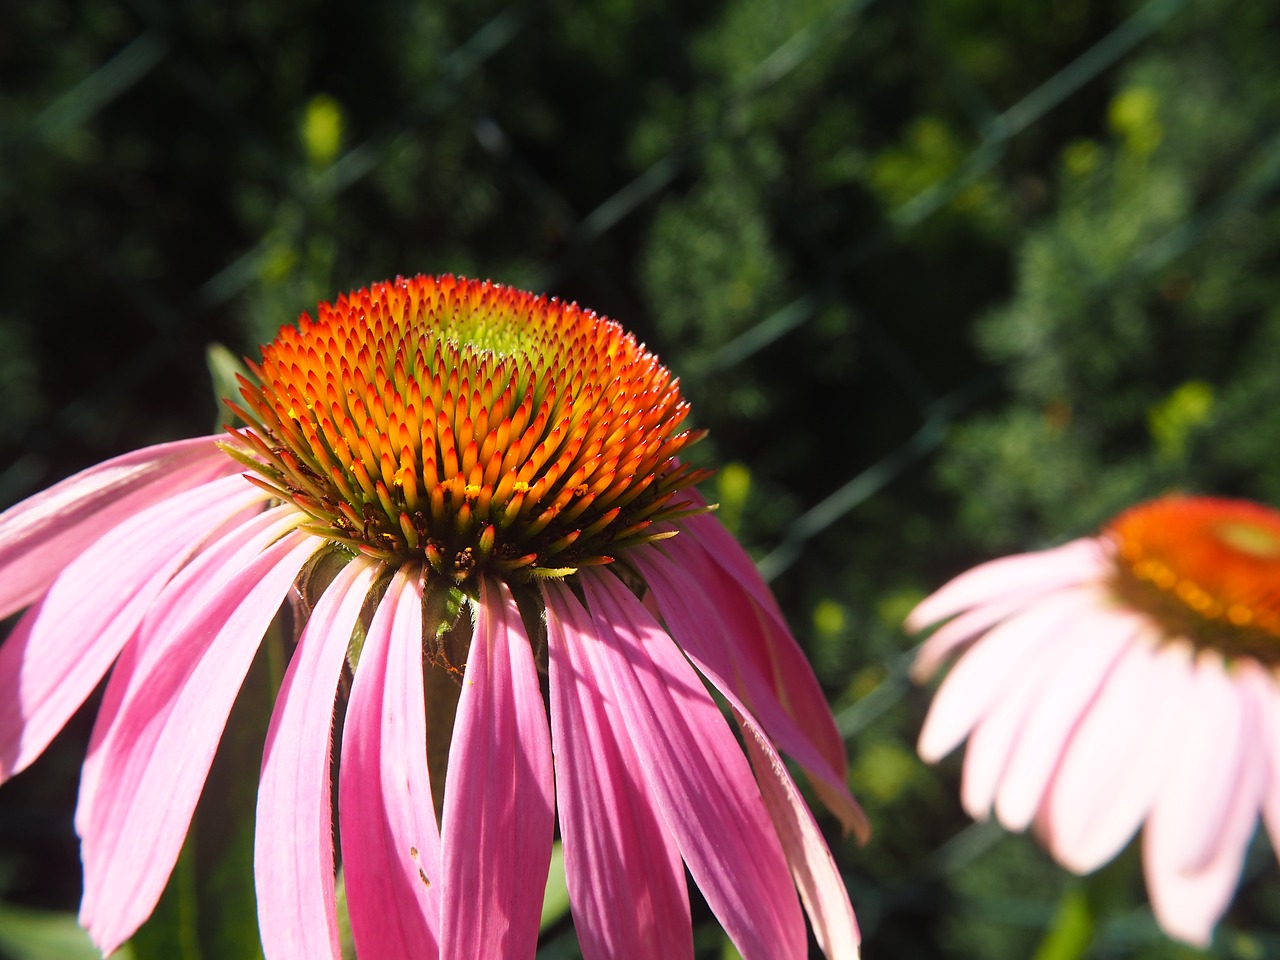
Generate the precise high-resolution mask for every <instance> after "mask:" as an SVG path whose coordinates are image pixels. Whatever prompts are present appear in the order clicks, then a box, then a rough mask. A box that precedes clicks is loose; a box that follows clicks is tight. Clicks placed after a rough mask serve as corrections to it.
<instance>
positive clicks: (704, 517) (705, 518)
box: [677, 490, 782, 620]
mask: <svg viewBox="0 0 1280 960" xmlns="http://www.w3.org/2000/svg"><path fill="white" fill-rule="evenodd" d="M689 492H690V493H691V494H692V499H693V500H694V501H695V502H697V504H698V505H699V506H704V507H705V506H706V505H707V502H706V500H704V499H703V498H702V495H701V494H699V493H698V492H697V491H696V490H692V491H689ZM677 526H679V527H681V528H683V529H685V530H686V531H688V533H689V534H690V535H691V539H693V540H696V541H697V542H698V544H699V545H700V546H702V547H703V549H705V550H706V552H707V554H708V556H710V557H711V558H712V559H713V560H714V561H715V562H716V564H717V565H718V566H719V567H721V568H722V569H723V570H725V571H726V572H727V573H728V574H729V575H730V576H732V577H733V579H734V580H736V581H738V584H739V585H740V586H741V587H742V588H743V589H744V590H745V591H746V592H747V593H748V594H749V595H750V596H751V598H752V599H753V600H755V602H756V603H758V604H760V606H762V607H764V609H765V610H766V612H768V613H769V615H770V616H773V617H776V618H777V619H779V620H781V619H782V611H781V610H779V609H778V601H777V600H776V599H774V596H773V591H772V590H770V589H769V587H768V585H767V584H766V583H765V582H764V578H763V577H761V576H760V571H759V570H757V569H756V565H755V563H754V562H753V561H752V559H751V557H750V556H749V555H748V554H747V551H745V550H743V549H742V544H740V543H738V541H737V539H735V538H734V536H733V534H731V533H730V532H729V531H728V530H726V529H725V526H724V524H722V523H721V522H720V521H719V519H718V518H717V517H716V516H715V514H712V513H700V514H697V515H695V516H692V517H685V518H684V519H682V520H680V521H679V523H678V524H677Z"/></svg>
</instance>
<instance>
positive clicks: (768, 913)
mask: <svg viewBox="0 0 1280 960" xmlns="http://www.w3.org/2000/svg"><path fill="white" fill-rule="evenodd" d="M581 582H582V585H583V589H584V591H585V593H586V596H587V602H588V605H589V607H590V608H591V611H592V615H591V620H592V622H593V623H594V624H595V627H596V633H597V636H598V640H599V642H598V643H596V644H592V645H590V646H589V647H588V649H589V651H590V654H591V656H592V659H593V669H594V672H595V674H596V677H597V678H598V682H600V683H602V684H605V683H607V684H608V685H609V687H610V688H612V690H613V693H614V696H615V697H616V698H617V702H618V706H619V711H620V712H621V714H622V716H623V717H624V718H625V720H626V725H627V730H628V733H629V735H630V736H631V738H632V741H633V742H634V744H635V746H636V751H637V753H638V755H639V758H640V767H641V769H642V770H643V772H644V777H645V780H646V782H647V783H648V785H649V789H650V791H651V792H652V796H653V797H654V799H655V801H656V805H657V807H658V809H659V810H660V811H661V813H662V816H663V819H664V820H665V821H666V824H667V828H668V829H669V830H670V831H671V834H672V835H673V836H674V837H675V840H676V844H677V845H678V846H679V848H680V852H681V854H682V855H683V857H684V860H685V863H686V864H687V865H688V867H689V872H690V873H691V874H692V875H693V878H694V880H695V881H696V882H697V884H698V886H699V888H700V889H701V890H702V892H703V895H704V896H705V897H706V899H707V903H708V904H709V905H710V906H711V909H712V912H713V913H715V915H716V917H717V918H718V919H719V920H720V923H721V925H722V926H723V927H724V929H725V932H727V933H728V934H729V937H730V939H732V940H733V942H734V944H735V945H736V946H737V948H738V950H739V952H740V953H741V954H742V956H743V957H744V958H745V960H756V958H761V960H764V958H785V957H803V956H804V955H805V936H804V920H803V918H802V916H801V914H800V905H799V903H798V901H797V899H796V895H795V890H794V888H793V887H792V882H791V878H790V876H789V875H788V872H787V863H786V858H785V857H784V855H783V853H782V849H781V847H780V845H779V843H778V838H777V835H776V833H775V832H774V830H773V828H772V824H771V822H770V819H769V815H768V811H767V810H766V809H765V807H764V803H763V801H762V799H761V797H760V791H759V788H758V787H757V785H756V783H755V779H754V777H753V776H752V774H751V770H750V767H749V766H748V764H747V761H746V758H745V757H744V756H743V755H742V750H741V748H740V747H739V746H738V743H737V741H736V740H735V739H734V737H733V735H732V733H731V732H730V731H729V729H728V727H727V726H726V724H725V722H724V718H723V717H722V716H721V714H720V711H719V710H718V709H717V708H716V706H715V704H714V703H713V702H712V700H711V698H710V696H709V695H708V694H707V692H706V690H705V688H703V686H702V682H701V681H700V680H699V679H698V676H697V674H696V673H694V670H693V668H692V667H691V666H690V665H689V663H688V662H687V661H686V660H685V659H684V657H682V656H681V655H680V651H679V649H678V648H677V647H676V645H675V643H674V642H673V641H672V640H671V638H670V637H669V636H667V634H666V633H665V632H664V631H663V630H662V628H661V627H659V626H658V624H657V623H655V622H654V620H653V618H652V617H651V616H650V614H649V611H648V610H646V609H645V608H644V606H643V605H642V604H641V603H640V601H638V600H637V599H636V598H635V597H633V596H632V595H631V593H630V592H629V591H628V590H627V589H626V588H625V587H624V586H623V585H622V583H621V582H620V581H619V580H618V579H617V578H616V577H614V576H613V575H612V574H609V573H601V572H597V571H592V570H588V571H586V572H585V573H583V574H582V577H581ZM555 589H559V590H561V597H560V604H561V606H563V605H564V604H567V603H570V602H576V600H571V599H570V597H569V596H568V594H567V591H565V590H564V588H562V587H556V588H555Z"/></svg>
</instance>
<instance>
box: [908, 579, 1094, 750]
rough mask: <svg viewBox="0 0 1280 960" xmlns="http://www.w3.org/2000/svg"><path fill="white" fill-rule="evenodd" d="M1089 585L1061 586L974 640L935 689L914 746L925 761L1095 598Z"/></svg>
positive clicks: (959, 734) (959, 736)
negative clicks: (1079, 587)
mask: <svg viewBox="0 0 1280 960" xmlns="http://www.w3.org/2000/svg"><path fill="white" fill-rule="evenodd" d="M1096 596H1097V595H1096V592H1095V591H1094V590H1090V589H1083V590H1081V589H1072V590H1064V591H1061V592H1060V593H1057V594H1055V595H1053V596H1050V597H1048V598H1046V599H1045V600H1044V601H1043V602H1042V603H1039V604H1036V605H1035V606H1033V607H1031V608H1029V609H1027V610H1024V611H1023V612H1022V613H1020V614H1018V615H1016V616H1014V617H1010V618H1009V619H1008V620H1005V621H1004V622H1003V623H1001V624H1000V625H998V626H997V627H995V628H994V629H993V630H992V631H991V632H990V633H988V634H987V635H986V636H984V637H983V638H982V639H981V640H979V641H978V642H977V643H975V644H974V645H973V646H972V647H970V648H969V649H968V650H967V651H965V653H964V655H963V656H962V657H961V658H960V659H959V660H958V661H957V662H956V665H955V666H954V667H952V668H951V672H950V673H949V674H947V678H946V679H945V680H943V681H942V686H940V687H939V688H938V692H937V694H935V695H934V698H933V703H932V704H931V705H930V707H929V713H928V715H927V716H926V717H925V721H924V727H923V729H922V730H921V731H920V742H919V744H918V750H919V753H920V756H921V757H922V758H923V759H924V760H925V761H926V762H927V763H934V762H936V761H938V760H941V759H942V758H943V757H945V756H946V755H947V754H948V753H950V752H951V751H952V750H954V749H955V748H956V747H957V746H958V745H959V744H960V742H961V741H962V740H964V738H965V737H967V736H968V735H969V731H970V730H972V729H973V727H974V725H975V724H976V723H977V722H978V721H979V720H980V719H982V717H983V715H984V714H986V712H987V711H988V710H989V709H991V708H992V705H993V703H994V702H995V701H996V700H997V699H998V698H999V697H1001V696H1002V695H1003V694H1004V692H1005V691H1006V689H1008V687H1009V686H1010V684H1012V683H1013V682H1014V680H1015V678H1016V677H1017V675H1018V673H1019V672H1020V671H1021V670H1022V669H1023V667H1024V664H1026V663H1028V662H1030V661H1031V660H1032V658H1033V657H1034V656H1035V655H1036V653H1037V652H1038V651H1039V650H1040V648H1041V647H1042V646H1043V645H1044V643H1045V642H1046V637H1049V638H1052V636H1053V635H1054V633H1055V632H1056V631H1057V630H1058V629H1060V628H1061V626H1062V625H1063V624H1064V623H1067V622H1069V621H1070V620H1071V618H1073V617H1076V616H1081V615H1087V614H1088V612H1089V611H1090V610H1091V609H1092V608H1093V607H1094V605H1095V604H1096V602H1097V600H1096Z"/></svg>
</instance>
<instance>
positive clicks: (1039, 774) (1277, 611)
mask: <svg viewBox="0 0 1280 960" xmlns="http://www.w3.org/2000/svg"><path fill="white" fill-rule="evenodd" d="M944 620H945V621H947V622H946V623H945V624H943V625H942V626H941V627H939V628H938V630H937V631H936V632H934V633H933V635H932V636H930V637H929V639H928V640H927V641H926V642H925V644H924V645H923V647H922V648H921V650H920V653H919V655H918V658H917V660H916V663H915V671H916V674H917V678H918V679H924V678H927V677H928V676H930V675H931V674H933V673H934V672H935V671H936V670H937V669H938V668H939V666H940V665H941V664H942V663H943V662H944V661H945V660H946V659H947V658H948V657H950V656H951V655H952V654H954V653H956V652H958V651H963V652H962V653H961V654H960V657H959V659H958V660H957V662H956V663H955V665H954V666H953V667H952V668H951V671H950V672H949V673H948V674H947V677H946V679H945V680H944V681H943V683H942V685H941V687H940V688H939V689H938V691H937V694H936V696H935V697H934V700H933V703H932V705H931V707H930V710H929V714H928V716H927V717H926V719H925V723H924V728H923V730H922V731H921V734H920V743H919V749H920V755H921V756H922V757H923V758H924V759H925V760H926V761H929V762H934V761H937V760H939V759H941V758H942V757H943V756H945V755H946V754H948V753H949V752H951V750H952V749H954V748H955V747H956V746H958V745H959V744H960V742H961V741H963V740H964V739H966V738H968V741H969V744H968V747H967V749H966V752H965V758H964V767H963V778H962V788H961V790H962V802H963V805H964V808H965V810H966V811H968V813H969V814H970V815H971V816H973V817H975V818H982V817H986V816H988V815H989V814H990V812H991V810H992V809H993V807H994V810H995V815H996V818H997V820H998V821H999V822H1000V823H1001V824H1002V825H1003V826H1004V827H1005V828H1007V829H1009V830H1014V831H1017V830H1024V829H1026V828H1027V827H1028V826H1031V827H1033V829H1034V831H1035V833H1036V835H1037V836H1038V837H1039V839H1040V840H1041V841H1042V842H1043V843H1044V845H1045V846H1046V847H1047V848H1048V850H1049V851H1050V853H1052V855H1053V856H1054V858H1055V859H1056V860H1057V861H1058V862H1059V863H1061V864H1062V865H1064V866H1065V867H1067V868H1068V869H1070V870H1073V871H1075V872H1077V873H1087V872H1090V871H1092V870H1095V869H1097V868H1098V867H1100V866H1102V865H1103V864H1104V863H1106V862H1107V861H1108V860H1110V859H1111V858H1112V857H1114V856H1115V855H1116V854H1117V853H1119V852H1120V850H1122V849H1123V848H1124V846H1125V845H1126V844H1127V843H1128V841H1129V840H1130V838H1132V837H1133V835H1134V834H1135V833H1136V832H1137V831H1138V829H1139V827H1141V828H1142V830H1143V837H1142V858H1143V867H1144V875H1145V878H1146V884H1147V890H1148V894H1149V896H1150V900H1151V906H1152V909H1153V911H1154V913H1155V916H1156V919H1157V921H1158V922H1159V924H1160V926H1161V927H1162V928H1163V929H1164V930H1165V931H1166V932H1167V933H1168V934H1170V935H1171V936H1173V937H1176V938H1178V939H1181V940H1185V941H1188V942H1191V943H1195V944H1201V945H1203V944H1207V943H1208V942H1209V941H1210V939H1211V937H1212V935H1213V928H1214V926H1215V925H1216V924H1217V922H1218V920H1219V918H1220V917H1221V916H1222V913H1223V912H1224V911H1225V910H1226V908H1227V905H1228V903H1229V902H1230V900H1231V897H1232V895H1233V893H1234V891H1235V888H1236V885H1237V883H1238V882H1239V876H1240V869H1241V865H1242V863H1243V861H1244V856H1245V852H1246V848H1247V846H1248V843H1249V840H1250V838H1251V837H1252V835H1253V832H1254V828H1255V826H1256V824H1257V820H1258V815H1259V811H1261V814H1262V818H1263V820H1264V822H1265V823H1266V826H1267V829H1268V831H1269V833H1270V834H1271V837H1272V839H1273V840H1274V841H1280V680H1278V678H1277V673H1276V670H1277V667H1278V666H1280V512H1277V511H1276V510H1273V509H1271V508H1269V507H1265V506H1262V505H1259V504H1256V503H1251V502H1248V501H1240V500H1223V499H1217V498H1211V497H1190V496H1169V497H1165V498H1163V499H1159V500H1155V501H1151V502H1148V503H1144V504H1141V505H1139V506H1136V507H1133V508H1131V509H1130V510H1128V511H1126V512H1125V513H1123V514H1121V515H1120V516H1119V517H1117V518H1116V519H1115V520H1113V521H1112V522H1111V523H1110V524H1109V525H1108V526H1107V527H1106V528H1105V530H1104V531H1103V532H1102V533H1101V534H1100V535H1098V536H1096V537H1088V538H1084V539H1080V540H1076V541H1074V542H1072V543H1068V544H1066V545H1065V546H1062V547H1058V548H1056V549H1052V550H1045V551H1042V552H1038V553H1028V554H1022V555H1018V556H1012V557H1006V558H1004V559H1001V560H995V561H993V562H990V563H986V564H983V565H981V566H979V567H976V568H975V569H973V570H970V571H968V572H967V573H964V574H961V575H960V576H959V577H957V578H955V579H954V580H952V581H951V582H950V583H948V584H947V585H946V586H944V587H942V589H940V590H938V591H937V592H936V593H934V594H933V595H932V596H930V597H928V598H927V599H925V600H924V601H923V602H922V603H921V604H920V605H919V606H918V607H916V609H915V610H914V611H913V612H912V613H911V615H910V617H909V618H908V620H907V624H908V627H909V628H910V629H912V630H920V629H923V628H924V627H926V626H928V625H929V624H934V623H938V622H941V621H944Z"/></svg>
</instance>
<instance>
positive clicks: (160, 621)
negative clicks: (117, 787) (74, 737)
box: [75, 506, 302, 837]
mask: <svg viewBox="0 0 1280 960" xmlns="http://www.w3.org/2000/svg"><path fill="white" fill-rule="evenodd" d="M301 519H302V518H301V516H300V515H299V514H298V512H297V511H296V510H294V509H293V508H292V507H289V506H278V507H275V508H272V509H270V510H267V511H265V512H263V513H259V514H257V515H255V516H252V517H250V518H249V519H247V520H242V521H241V522H240V524H239V525H238V526H236V527H233V528H232V529H231V530H230V531H229V532H228V533H226V534H225V535H223V536H222V537H221V538H219V539H218V540H216V541H214V542H212V543H210V544H208V546H206V547H203V548H202V549H201V550H200V551H199V552H198V553H197V554H196V555H195V556H193V557H192V558H191V559H190V561H189V562H188V563H187V565H186V566H185V567H183V568H182V569H181V570H179V571H178V573H177V575H176V576H174V577H173V578H172V579H171V580H170V581H169V582H168V583H167V584H166V585H165V587H164V589H163V590H161V591H160V594H159V596H158V597H156V599H155V601H154V602H153V603H152V605H151V607H150V608H149V609H148V611H147V614H146V616H145V617H143V620H142V623H141V625H140V626H139V627H138V629H137V631H136V632H135V633H134V636H133V639H132V640H131V641H130V642H129V643H127V644H125V647H124V649H123V650H121V651H120V656H119V657H118V658H117V660H116V663H115V667H114V668H113V669H112V671H111V677H110V679H109V680H108V681H107V688H106V690H105V692H104V693H103V697H102V703H101V704H99V706H98V714H97V717H96V718H95V720H94V726H93V736H92V738H91V739H90V741H89V751H88V754H87V756H86V757H85V760H84V764H83V765H82V766H81V768H80V797H79V801H78V802H77V804H76V818H75V825H76V832H77V833H78V834H79V835H80V836H82V837H83V836H87V835H88V834H89V833H90V832H92V829H93V828H92V822H93V804H94V802H95V800H96V799H97V796H98V793H99V780H100V778H101V776H102V773H103V768H104V758H105V757H106V756H107V754H108V753H109V752H110V751H109V750H108V749H107V747H106V741H107V739H108V736H109V735H110V734H111V732H112V731H113V730H115V729H116V727H117V724H116V718H117V716H118V714H119V713H120V710H121V708H122V706H123V705H124V703H125V702H126V701H128V700H129V699H131V698H132V697H134V696H136V695H137V693H138V692H139V690H141V689H142V688H143V687H144V686H145V685H146V684H147V683H148V682H149V681H150V679H151V677H152V673H153V671H154V670H155V668H156V666H157V664H158V663H159V662H160V661H162V660H164V659H166V658H168V657H172V656H174V654H173V651H172V649H171V648H172V647H173V646H174V645H175V644H187V645H190V640H189V639H188V634H187V633H186V632H185V631H184V630H183V629H182V628H183V626H184V624H185V622H186V621H187V620H188V619H189V618H190V617H191V616H193V615H194V614H195V612H196V611H197V610H199V608H200V606H201V605H202V604H204V603H206V602H209V601H217V600H218V598H219V596H220V593H221V588H222V586H223V584H224V583H225V581H226V580H227V579H228V578H229V577H230V576H232V575H234V573H235V572H236V571H237V570H239V569H240V568H241V567H243V566H245V565H246V564H248V563H250V562H252V561H253V560H254V558H255V557H257V556H258V554H260V553H262V551H263V550H264V549H266V547H267V546H268V545H269V544H271V543H272V542H274V541H275V540H278V539H279V538H280V537H282V536H283V535H284V534H285V533H287V532H288V531H289V530H291V529H293V528H294V527H296V526H297V525H298V523H299V522H300V521H301ZM208 636H209V637H210V638H211V637H212V634H209V635H208ZM203 639H204V638H203V637H200V638H197V645H198V646H199V647H200V649H203V644H201V643H199V641H200V640H203ZM177 655H178V656H183V655H184V653H183V652H179V653H178V654H177Z"/></svg>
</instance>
